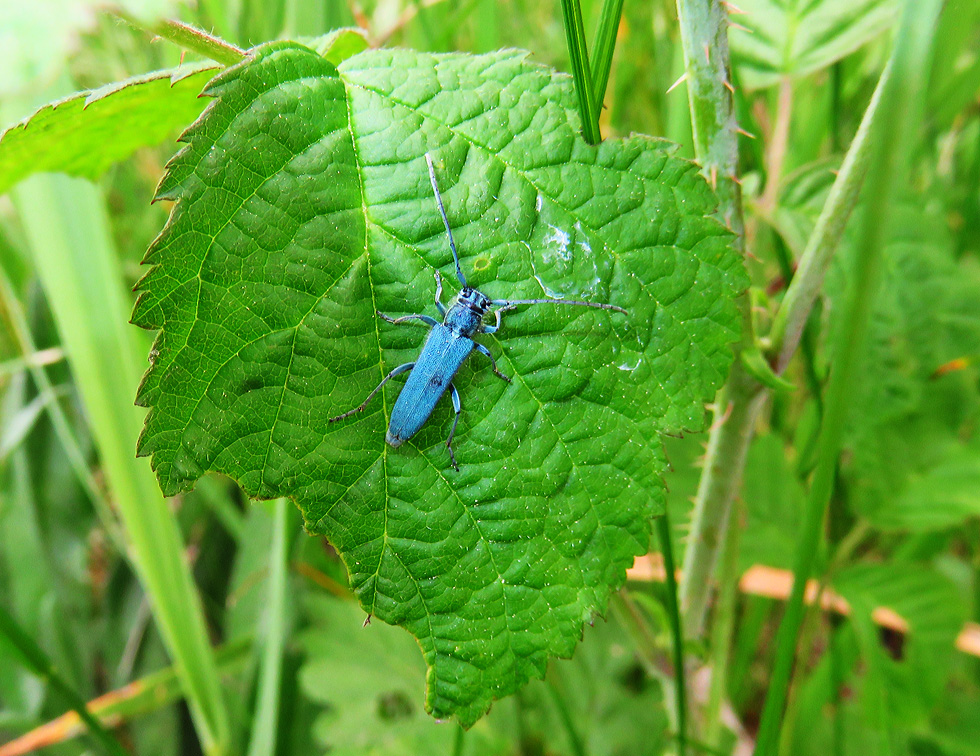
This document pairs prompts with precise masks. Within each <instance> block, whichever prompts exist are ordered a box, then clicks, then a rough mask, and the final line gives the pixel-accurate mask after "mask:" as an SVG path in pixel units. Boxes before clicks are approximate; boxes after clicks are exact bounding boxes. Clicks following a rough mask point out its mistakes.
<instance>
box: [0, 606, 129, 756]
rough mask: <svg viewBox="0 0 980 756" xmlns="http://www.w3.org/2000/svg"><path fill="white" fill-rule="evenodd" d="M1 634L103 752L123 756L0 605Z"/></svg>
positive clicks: (74, 693) (85, 706)
mask: <svg viewBox="0 0 980 756" xmlns="http://www.w3.org/2000/svg"><path fill="white" fill-rule="evenodd" d="M0 634H2V635H3V637H5V638H6V639H7V640H8V641H9V642H10V644H11V645H12V646H13V647H14V648H16V649H17V650H18V651H19V652H20V653H21V655H22V656H23V658H24V661H25V663H26V664H27V666H28V667H29V668H30V669H31V670H32V671H33V672H34V673H35V674H36V675H38V676H39V677H42V678H44V679H45V680H46V681H47V683H48V685H50V686H51V688H52V689H54V690H55V691H57V692H58V693H59V694H60V695H61V696H62V697H63V698H64V699H65V700H66V701H68V703H69V705H70V706H71V708H72V709H74V710H75V711H76V712H78V716H79V717H81V718H82V721H83V722H85V724H86V726H87V727H88V732H89V734H90V735H91V736H92V740H93V741H95V743H96V744H98V745H99V746H100V747H101V749H102V750H103V751H105V752H106V753H109V754H112V756H126V751H125V749H124V748H123V747H122V746H121V745H120V744H119V741H118V740H116V739H115V738H114V737H113V736H112V735H110V734H109V732H107V731H106V729H105V728H104V727H103V726H102V725H101V724H99V722H98V720H97V719H96V718H95V717H93V716H92V714H91V713H90V712H89V710H88V707H87V705H86V703H85V699H84V698H82V697H81V696H80V695H79V694H78V692H77V691H76V690H75V689H74V688H73V687H72V686H71V685H69V684H68V683H67V682H66V681H65V680H64V679H63V678H62V677H61V675H59V674H58V672H57V670H56V669H55V667H54V665H53V664H52V663H51V660H50V659H48V657H47V654H45V653H44V651H43V649H41V647H40V646H38V645H37V643H35V642H34V639H33V638H31V636H30V635H28V634H27V633H26V632H24V630H23V629H22V628H21V627H20V625H18V624H17V620H15V619H14V617H13V615H12V614H10V612H8V611H7V610H6V609H5V608H4V607H3V605H2V604H0Z"/></svg>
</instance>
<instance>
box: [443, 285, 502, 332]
mask: <svg viewBox="0 0 980 756" xmlns="http://www.w3.org/2000/svg"><path fill="white" fill-rule="evenodd" d="M489 310H490V299H489V298H487V297H486V296H484V295H483V294H481V293H480V292H479V291H477V290H476V289H471V288H470V287H469V286H466V287H463V289H462V290H461V291H460V292H459V294H457V295H456V296H455V298H453V301H452V302H451V303H450V305H449V310H448V311H447V312H446V317H445V320H444V321H443V322H444V324H445V325H446V327H447V328H449V329H451V330H452V331H453V333H455V334H457V335H459V336H466V337H469V336H472V335H473V334H474V333H477V332H478V331H479V330H480V328H481V327H482V325H483V316H484V315H486V314H487V312H488V311H489Z"/></svg>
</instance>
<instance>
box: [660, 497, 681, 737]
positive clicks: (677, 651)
mask: <svg viewBox="0 0 980 756" xmlns="http://www.w3.org/2000/svg"><path fill="white" fill-rule="evenodd" d="M657 538H659V539H660V553H661V554H663V557H664V570H665V571H666V573H667V577H666V581H667V582H666V588H667V601H666V603H667V617H668V618H669V619H670V635H671V643H672V645H673V652H674V677H675V680H674V695H675V697H676V698H675V704H674V705H675V706H676V707H677V754H678V756H684V754H685V753H687V674H686V673H685V670H684V632H683V629H682V627H681V612H680V607H679V605H678V603H677V573H676V571H675V570H676V568H675V566H674V546H673V542H672V541H671V538H670V520H669V519H668V514H667V513H666V512H664V514H663V516H662V517H658V518H657Z"/></svg>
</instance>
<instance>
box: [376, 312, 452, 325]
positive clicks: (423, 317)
mask: <svg viewBox="0 0 980 756" xmlns="http://www.w3.org/2000/svg"><path fill="white" fill-rule="evenodd" d="M378 317H379V318H381V319H382V320H386V321H387V322H389V323H394V324H395V325H398V324H399V323H405V322H407V321H409V320H421V321H422V322H423V323H425V324H426V325H427V326H437V325H439V323H438V321H436V320H434V319H433V318H430V317H429V316H428V315H402V316H401V317H400V318H393V317H391V315H385V314H384V313H383V312H378Z"/></svg>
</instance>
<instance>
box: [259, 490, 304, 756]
mask: <svg viewBox="0 0 980 756" xmlns="http://www.w3.org/2000/svg"><path fill="white" fill-rule="evenodd" d="M257 506H259V505H257ZM272 508H273V532H272V550H271V552H270V554H269V582H268V594H267V597H266V606H265V614H266V627H265V634H264V635H265V638H264V642H263V647H262V661H261V665H260V667H259V692H258V697H257V700H256V703H255V717H254V722H255V725H254V727H253V729H252V739H251V741H250V742H249V745H248V756H275V752H276V733H277V730H278V725H279V700H280V697H281V696H280V694H281V688H282V659H283V653H284V651H285V648H286V636H287V633H288V627H287V625H288V615H289V608H288V605H287V597H286V592H287V591H286V584H287V581H288V579H289V544H290V533H291V530H292V522H293V518H292V517H291V515H292V514H293V512H295V509H294V507H293V506H292V504H291V503H290V502H289V500H288V499H276V501H275V502H273V504H272Z"/></svg>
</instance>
